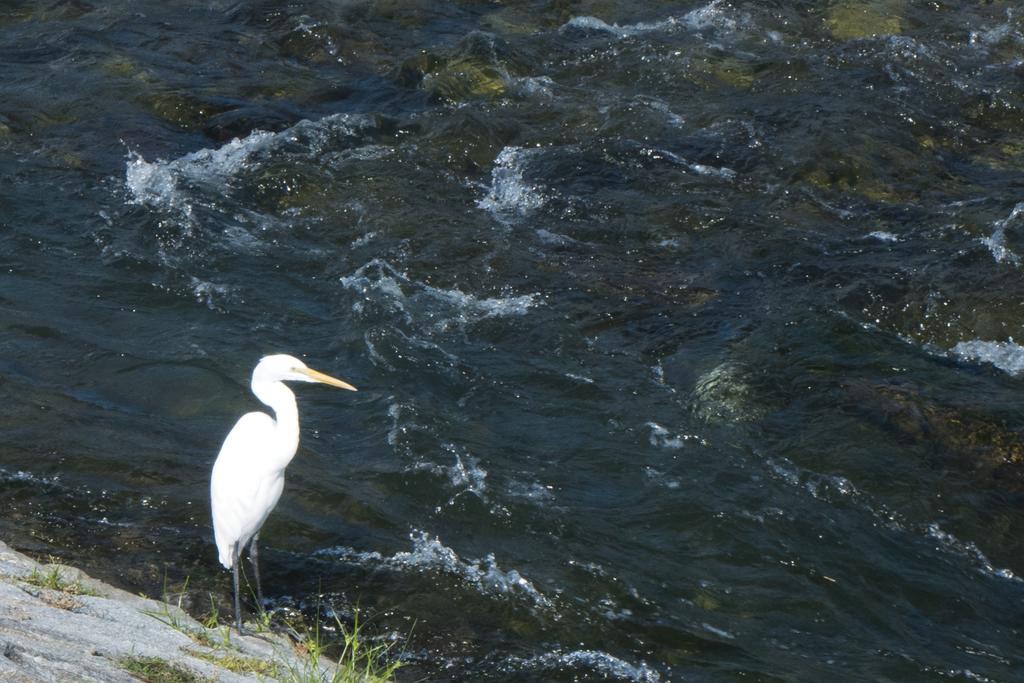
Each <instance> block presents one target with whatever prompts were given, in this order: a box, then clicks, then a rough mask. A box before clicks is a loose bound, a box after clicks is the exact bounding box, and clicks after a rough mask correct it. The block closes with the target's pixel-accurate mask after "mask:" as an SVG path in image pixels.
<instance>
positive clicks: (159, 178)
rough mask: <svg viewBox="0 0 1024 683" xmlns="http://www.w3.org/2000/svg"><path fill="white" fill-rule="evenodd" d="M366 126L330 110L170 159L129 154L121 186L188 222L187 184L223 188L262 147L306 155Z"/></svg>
mask: <svg viewBox="0 0 1024 683" xmlns="http://www.w3.org/2000/svg"><path fill="white" fill-rule="evenodd" d="M369 125H371V119H369V117H365V116H361V115H353V114H333V115H331V116H327V117H325V118H323V119H320V120H317V121H309V120H303V121H299V122H298V123H296V124H295V125H294V126H292V127H291V128H288V129H286V130H283V131H281V132H279V133H270V132H267V131H262V130H256V131H253V132H252V133H250V134H249V135H247V136H245V137H244V138H235V139H234V140H232V141H231V142H228V143H226V144H224V145H221V146H220V147H217V148H216V149H201V150H198V151H196V152H191V153H189V154H186V155H185V156H183V157H180V158H178V159H174V160H172V161H162V160H157V161H152V162H150V161H146V160H145V159H143V158H142V157H141V156H140V155H139V154H136V153H134V152H133V153H131V154H130V155H129V159H128V164H127V168H126V169H125V186H126V187H127V189H128V192H129V194H130V195H131V197H130V201H131V202H132V203H134V204H139V205H145V206H150V207H153V208H159V209H164V210H173V211H176V212H178V213H179V215H180V216H181V217H183V218H185V219H189V220H190V219H191V218H192V213H193V207H192V204H191V201H190V194H191V192H190V187H193V186H199V187H205V188H207V189H209V190H210V191H212V192H223V191H224V190H225V189H226V188H227V187H228V186H229V184H230V181H231V178H233V177H234V176H235V175H237V174H238V173H239V172H240V171H242V170H244V169H246V168H248V167H249V166H250V165H251V163H252V160H253V158H254V157H256V156H258V155H260V154H261V153H262V152H264V151H265V150H268V149H275V150H276V149H291V150H295V151H297V152H298V153H299V154H300V155H302V156H306V157H310V156H314V155H318V154H321V153H322V152H324V151H325V150H326V149H328V148H330V147H331V146H332V145H331V143H332V141H334V140H337V139H338V138H344V137H347V136H352V135H354V134H355V133H356V132H357V131H358V130H360V129H363V128H366V127H368V126H369ZM369 148H371V149H372V151H373V153H374V154H380V153H381V152H379V150H378V148H377V147H376V146H373V145H370V146H369Z"/></svg>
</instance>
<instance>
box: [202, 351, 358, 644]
mask: <svg viewBox="0 0 1024 683" xmlns="http://www.w3.org/2000/svg"><path fill="white" fill-rule="evenodd" d="M284 382H320V383H322V384H329V385H331V386H334V387H339V388H341V389H348V390H349V391H356V388H355V387H354V386H352V385H351V384H349V383H348V382H343V381H342V380H340V379H335V378H334V377H331V376H330V375H325V374H323V373H322V372H317V371H316V370H313V369H311V368H308V367H306V364H305V363H303V362H302V361H300V360H299V359H298V358H293V357H292V356H287V355H284V354H280V355H274V356H266V357H264V358H262V359H261V360H260V362H259V364H257V365H256V369H255V370H253V373H252V393H253V394H255V395H256V398H258V399H259V400H260V401H262V402H263V403H265V404H266V405H268V406H270V408H271V410H273V411H274V417H271V416H270V415H267V414H266V413H259V412H253V413H247V414H246V415H243V416H242V418H241V419H239V420H238V422H237V423H236V424H235V426H234V428H233V429H232V430H231V431H230V432H229V433H228V435H227V438H225V439H224V445H223V446H221V449H220V454H219V455H218V456H217V461H216V462H215V463H214V464H213V474H212V475H211V476H210V507H211V508H212V510H213V534H214V538H215V539H216V541H217V551H218V553H219V554H220V563H221V564H222V565H224V567H225V568H227V569H231V570H232V572H233V579H234V588H235V624H236V626H237V627H238V632H239V633H241V632H242V612H241V607H240V604H239V596H238V560H239V558H240V557H241V555H242V549H243V548H244V547H245V545H246V543H250V542H251V543H250V545H249V561H250V562H252V566H253V571H254V573H255V575H256V594H257V599H258V600H259V603H260V605H261V606H262V604H263V589H262V588H261V587H260V570H259V564H258V557H257V549H256V544H257V541H258V539H259V531H260V527H262V526H263V522H264V521H266V519H267V515H269V514H270V511H271V510H273V509H274V506H275V505H277V501H278V499H279V498H280V497H281V490H282V489H283V488H284V469H285V467H287V466H288V463H290V462H291V460H292V458H293V457H294V456H295V451H296V449H298V447H299V410H298V407H297V406H296V404H295V394H293V393H292V391H291V389H289V388H288V387H286V386H285V385H284Z"/></svg>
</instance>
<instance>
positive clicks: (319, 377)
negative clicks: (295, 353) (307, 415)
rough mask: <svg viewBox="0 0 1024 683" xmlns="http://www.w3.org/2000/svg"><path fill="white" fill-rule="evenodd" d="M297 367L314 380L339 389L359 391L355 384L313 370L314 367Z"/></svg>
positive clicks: (297, 369)
mask: <svg viewBox="0 0 1024 683" xmlns="http://www.w3.org/2000/svg"><path fill="white" fill-rule="evenodd" d="M295 369H296V371H298V372H300V373H301V374H303V375H305V376H306V377H309V378H310V379H311V380H313V381H314V382H320V383H321V384H330V385H331V386H332V387H338V388H339V389H348V390H349V391H359V390H358V389H356V388H355V387H354V386H352V385H351V384H349V383H348V382H343V381H342V380H340V379H337V378H335V377H331V376H330V375H325V374H324V373H322V372H318V371H316V370H313V369H312V368H295Z"/></svg>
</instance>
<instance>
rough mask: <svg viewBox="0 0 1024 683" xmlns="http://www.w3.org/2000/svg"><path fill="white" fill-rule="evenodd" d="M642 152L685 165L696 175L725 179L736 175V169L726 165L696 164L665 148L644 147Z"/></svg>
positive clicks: (652, 156) (730, 178)
mask: <svg viewBox="0 0 1024 683" xmlns="http://www.w3.org/2000/svg"><path fill="white" fill-rule="evenodd" d="M643 154H645V155H646V156H649V157H651V158H655V159H656V158H659V157H660V158H664V159H668V160H669V161H671V162H672V163H674V164H677V165H679V166H685V167H686V168H688V169H690V170H691V171H692V172H694V173H696V174H697V175H702V176H714V177H716V178H724V179H725V180H732V179H733V178H735V177H736V171H734V170H732V169H731V168H729V167H727V166H708V165H706V164H698V163H695V162H692V161H689V160H687V159H684V158H683V157H681V156H679V155H678V154H675V153H673V152H670V151H668V150H667V149H646V150H644V151H643Z"/></svg>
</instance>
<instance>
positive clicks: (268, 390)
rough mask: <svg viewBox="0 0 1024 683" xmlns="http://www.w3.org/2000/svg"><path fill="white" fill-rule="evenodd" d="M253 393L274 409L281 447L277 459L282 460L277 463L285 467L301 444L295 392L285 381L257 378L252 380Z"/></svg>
mask: <svg viewBox="0 0 1024 683" xmlns="http://www.w3.org/2000/svg"><path fill="white" fill-rule="evenodd" d="M252 393H253V394H255V395H256V398H258V399H259V400H260V401H262V402H263V403H265V404H266V405H267V406H269V407H270V409H271V410H273V411H274V421H275V422H276V423H277V438H278V444H279V449H280V450H279V451H278V453H276V454H275V455H276V456H277V457H276V458H275V459H280V461H281V462H280V463H275V464H280V466H281V468H282V469H283V468H284V467H285V466H286V465H287V464H288V463H289V462H291V459H292V457H293V456H294V455H295V451H296V449H297V448H298V446H299V408H298V406H297V405H296V403H295V394H293V393H292V390H291V389H289V388H288V387H286V386H285V384H284V382H278V381H272V382H268V381H265V380H257V379H254V380H253V382H252Z"/></svg>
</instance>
